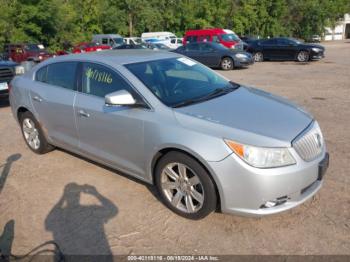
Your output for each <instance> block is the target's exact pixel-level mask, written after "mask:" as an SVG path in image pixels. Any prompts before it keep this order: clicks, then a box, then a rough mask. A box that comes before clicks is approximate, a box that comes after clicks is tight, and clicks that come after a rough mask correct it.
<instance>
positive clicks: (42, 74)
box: [35, 66, 47, 83]
mask: <svg viewBox="0 0 350 262" xmlns="http://www.w3.org/2000/svg"><path fill="white" fill-rule="evenodd" d="M46 76H47V66H45V67H43V68H41V69H39V70H38V71H37V72H36V74H35V80H36V81H39V82H43V83H46Z"/></svg>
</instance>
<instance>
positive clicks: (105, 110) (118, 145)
mask: <svg viewBox="0 0 350 262" xmlns="http://www.w3.org/2000/svg"><path fill="white" fill-rule="evenodd" d="M123 89H124V90H127V91H129V92H131V93H133V95H134V96H135V97H137V94H135V92H134V91H133V88H132V87H131V86H130V85H129V83H128V82H127V81H125V80H124V78H123V77H121V76H120V75H119V74H118V73H117V72H116V71H115V70H113V69H111V68H110V67H107V66H104V65H101V64H95V63H83V65H82V69H81V87H80V91H81V92H79V93H78V94H77V97H76V102H75V110H74V115H75V116H76V121H77V128H78V133H79V148H80V151H81V152H83V153H84V154H85V155H87V156H89V157H90V158H92V159H95V160H97V161H100V162H103V163H104V164H108V165H112V166H114V167H116V168H120V169H122V170H126V171H129V172H132V173H134V174H139V175H140V176H144V153H143V146H144V137H143V125H144V122H143V117H144V114H149V113H150V112H149V110H147V109H142V108H135V107H129V106H107V105H106V104H105V95H107V94H109V93H112V92H115V91H118V90H123Z"/></svg>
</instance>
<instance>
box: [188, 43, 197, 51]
mask: <svg viewBox="0 0 350 262" xmlns="http://www.w3.org/2000/svg"><path fill="white" fill-rule="evenodd" d="M185 50H186V51H199V45H198V44H192V45H186V48H185Z"/></svg>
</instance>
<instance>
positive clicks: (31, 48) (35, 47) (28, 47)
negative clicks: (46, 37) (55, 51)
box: [25, 44, 40, 51]
mask: <svg viewBox="0 0 350 262" xmlns="http://www.w3.org/2000/svg"><path fill="white" fill-rule="evenodd" d="M25 50H28V51H40V47H39V45H35V44H29V45H26V46H25Z"/></svg>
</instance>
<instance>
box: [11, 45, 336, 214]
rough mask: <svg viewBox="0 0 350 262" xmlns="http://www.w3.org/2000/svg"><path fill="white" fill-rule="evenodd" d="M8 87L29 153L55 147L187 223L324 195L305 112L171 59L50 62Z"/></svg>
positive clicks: (315, 130) (321, 158)
mask: <svg viewBox="0 0 350 262" xmlns="http://www.w3.org/2000/svg"><path fill="white" fill-rule="evenodd" d="M10 90H11V91H10V102H11V107H12V112H13V115H14V117H15V118H16V119H17V120H18V122H19V124H20V127H21V130H22V133H23V137H24V139H25V141H26V143H27V144H28V146H29V148H30V149H31V150H32V151H33V152H35V153H38V154H43V153H47V152H49V151H50V150H52V149H54V148H55V147H60V148H64V149H66V150H68V151H71V152H74V153H76V154H79V155H82V156H84V157H87V158H89V159H92V160H93V161H96V162H99V163H102V164H103V165H106V166H109V167H112V168H114V169H117V170H120V171H122V172H125V173H128V174H130V175H132V176H134V177H136V178H138V179H141V180H143V181H145V182H148V183H151V184H154V185H155V186H156V187H157V189H158V192H159V195H160V197H161V199H162V200H163V202H164V204H165V205H166V206H167V207H169V208H170V209H171V210H173V211H174V212H176V213H177V214H179V215H181V216H184V217H186V218H190V219H200V218H203V217H205V216H206V215H208V214H209V213H211V212H212V211H214V210H221V211H222V212H226V213H234V214H242V215H249V216H261V215H268V214H273V213H277V212H281V211H284V210H287V209H290V208H292V207H295V206H297V205H299V204H301V203H303V202H304V201H306V200H307V199H309V198H310V197H311V196H313V195H314V194H315V193H316V192H317V191H318V190H319V189H320V188H321V186H322V183H323V180H322V178H323V175H324V174H325V171H326V169H327V167H328V159H329V158H328V153H327V151H326V147H325V143H324V139H323V136H322V133H321V130H320V127H319V125H318V123H317V122H316V121H315V120H314V119H313V117H312V116H310V115H309V114H308V113H307V112H305V111H304V110H302V109H301V108H299V107H297V106H296V105H294V104H292V103H290V102H288V101H286V100H285V99H283V98H280V97H276V96H274V95H272V94H269V93H266V92H263V91H261V90H258V89H254V88H250V87H245V86H241V85H239V84H237V83H234V82H231V81H229V80H227V79H225V78H224V77H223V76H221V75H219V74H217V73H215V72H214V71H212V70H211V69H209V68H207V67H205V66H203V65H202V64H200V63H198V62H196V61H194V60H191V59H189V58H186V57H184V56H181V55H178V54H175V53H170V52H157V51H151V50H130V51H125V50H124V51H104V52H96V53H90V54H78V55H68V56H62V57H56V58H52V59H49V60H47V61H45V62H43V63H41V64H39V65H38V66H36V67H35V68H33V69H32V71H30V72H28V73H26V74H25V75H23V76H19V77H16V78H15V79H14V80H13V81H12V83H11V88H10ZM53 179H54V178H53Z"/></svg>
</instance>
